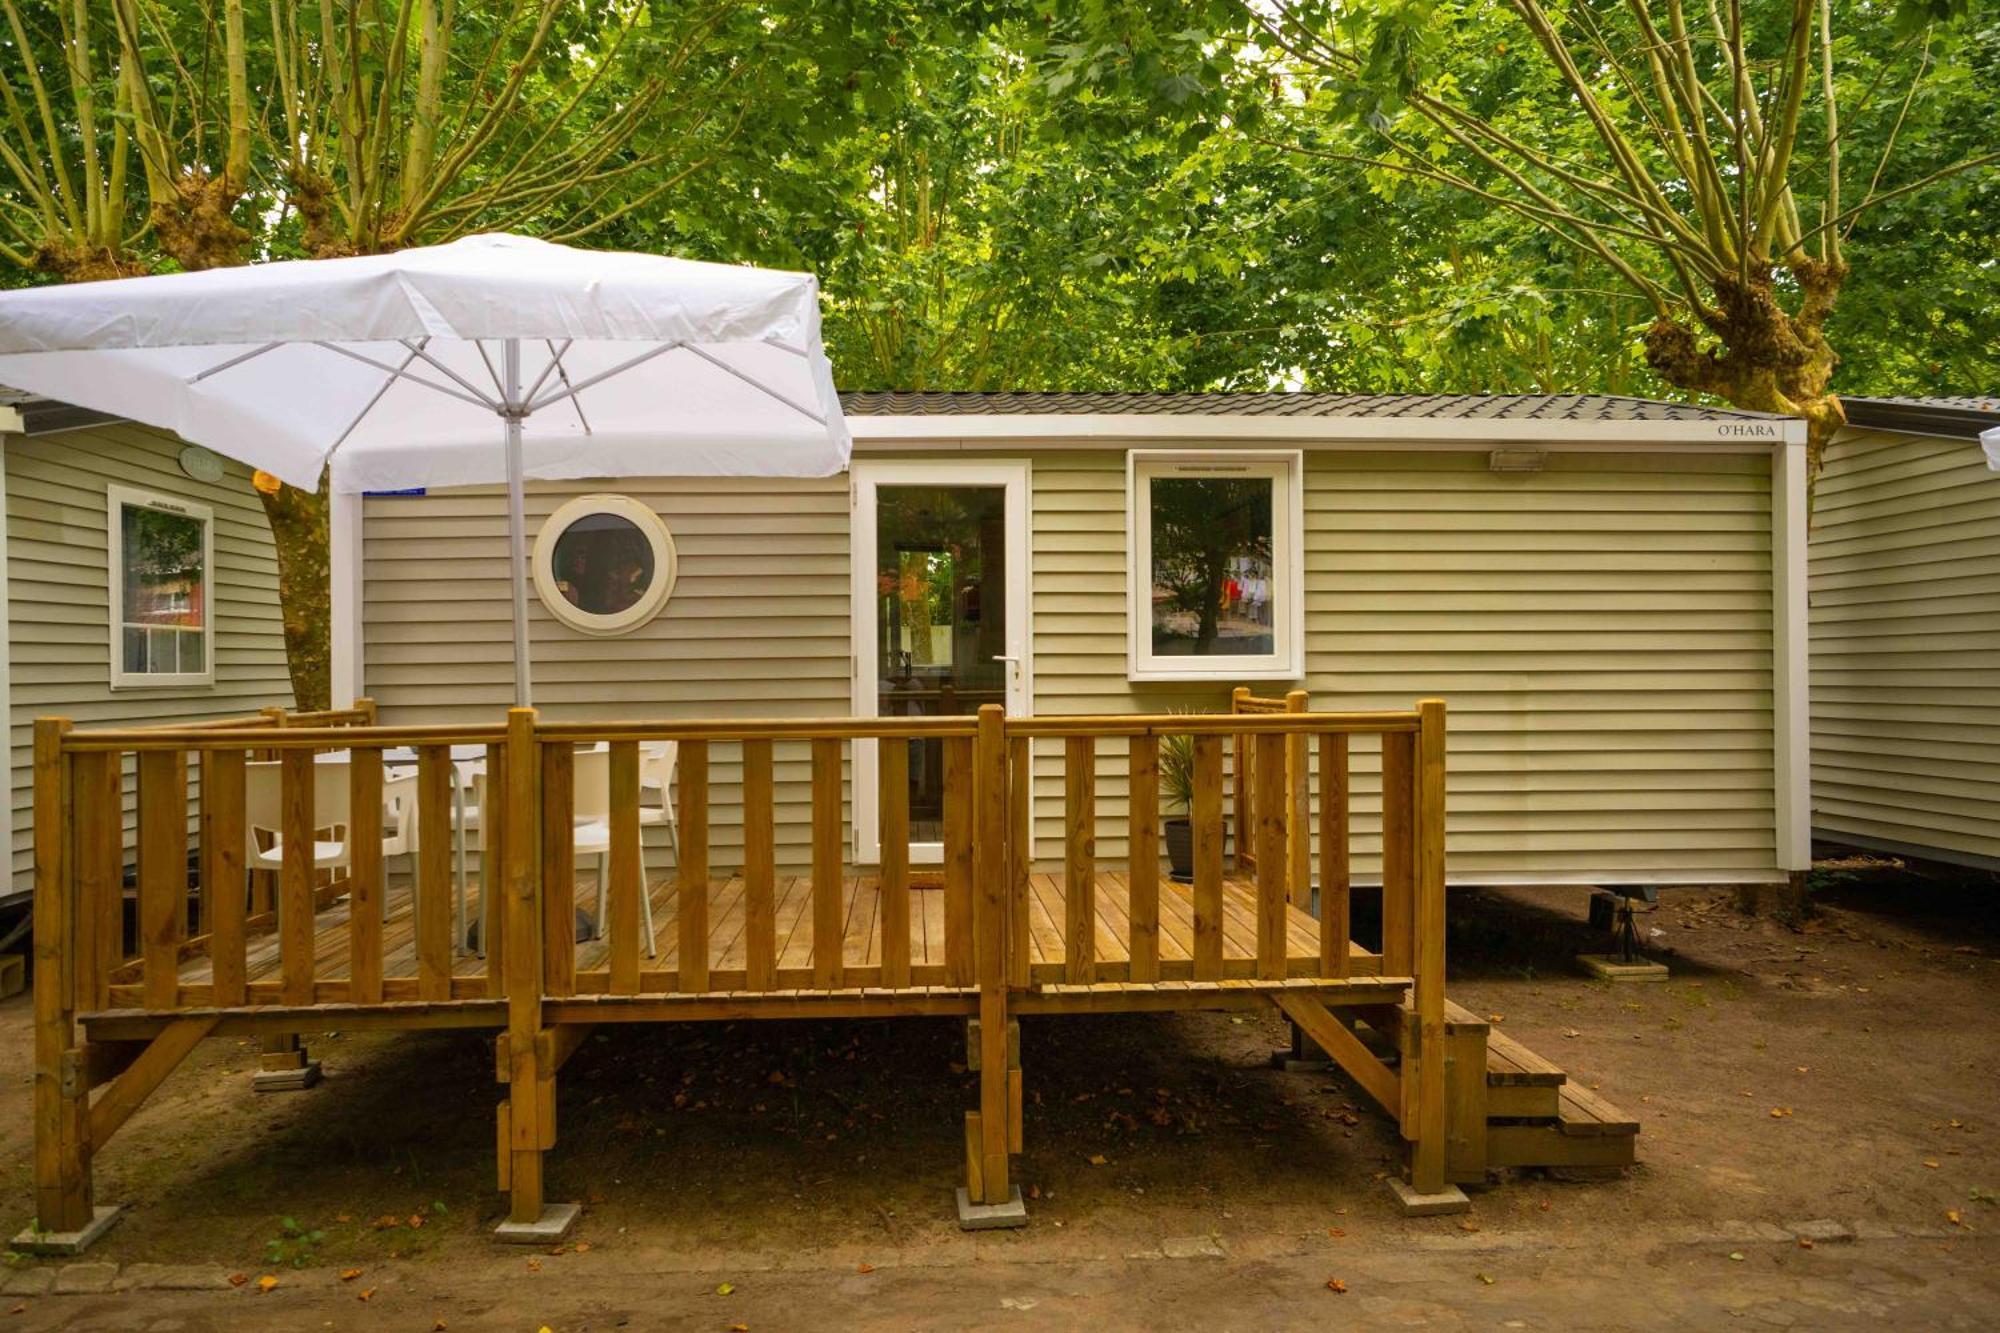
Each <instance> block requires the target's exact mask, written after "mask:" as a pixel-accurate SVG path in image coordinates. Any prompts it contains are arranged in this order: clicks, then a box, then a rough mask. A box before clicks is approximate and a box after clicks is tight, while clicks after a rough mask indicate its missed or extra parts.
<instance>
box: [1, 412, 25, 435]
mask: <svg viewBox="0 0 2000 1333" xmlns="http://www.w3.org/2000/svg"><path fill="white" fill-rule="evenodd" d="M27 429H28V423H27V422H26V421H24V420H22V419H21V409H20V408H18V407H0V435H7V434H14V435H20V434H23V433H25V432H26V431H27Z"/></svg>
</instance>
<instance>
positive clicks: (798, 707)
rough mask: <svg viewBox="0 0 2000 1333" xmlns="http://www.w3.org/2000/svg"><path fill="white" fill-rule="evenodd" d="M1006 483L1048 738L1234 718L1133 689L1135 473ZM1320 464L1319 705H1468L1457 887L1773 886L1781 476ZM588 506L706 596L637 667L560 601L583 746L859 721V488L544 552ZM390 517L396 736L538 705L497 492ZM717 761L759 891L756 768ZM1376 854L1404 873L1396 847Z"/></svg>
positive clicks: (1110, 755) (1117, 801)
mask: <svg viewBox="0 0 2000 1333" xmlns="http://www.w3.org/2000/svg"><path fill="white" fill-rule="evenodd" d="M993 454H994V456H997V457H1011V458H1021V457H1031V458H1032V466H1033V483H1032V495H1031V506H1032V526H1033V533H1034V536H1033V555H1032V578H1033V617H1034V652H1035V662H1034V671H1035V707H1036V710H1037V711H1038V712H1043V713H1065V712H1083V711H1103V710H1121V709H1122V710H1133V709H1139V710H1147V711H1152V710H1158V709H1162V708H1170V707H1201V708H1215V707H1220V706H1223V704H1224V703H1225V700H1226V694H1227V691H1226V689H1225V688H1223V687H1206V686H1186V685H1167V686H1147V687H1145V688H1144V689H1140V690H1135V689H1134V688H1133V687H1132V686H1131V685H1130V684H1129V683H1128V681H1127V679H1126V669H1125V668H1126V663H1125V615H1126V612H1125V547H1124V522H1125V493H1124V484H1125V483H1124V476H1125V473H1124V463H1123V458H1122V455H1120V454H1119V453H1118V452H1116V451H1114V450H1103V451H1094V450H1093V451H1074V450H1042V451H1039V452H1034V451H1030V450H1027V449H1015V450H1005V449H997V450H994V451H993ZM899 456H900V457H905V458H907V457H909V455H908V454H903V455H899ZM957 456H960V457H963V455H957ZM1309 459H1310V462H1309V465H1308V469H1307V492H1306V527H1307V532H1308V548H1307V571H1306V583H1307V652H1308V664H1309V668H1310V674H1309V676H1308V679H1307V682H1306V683H1307V684H1308V685H1309V686H1310V687H1311V688H1312V689H1313V691H1314V697H1315V699H1316V701H1317V702H1319V703H1321V704H1323V705H1325V706H1328V707H1401V706H1407V705H1408V704H1409V703H1410V702H1411V701H1412V700H1414V699H1416V698H1417V697H1419V696H1420V695H1424V694H1439V695H1442V696H1444V697H1445V698H1446V699H1447V700H1449V701H1450V703H1451V706H1452V710H1453V713H1452V762H1453V769H1452V779H1451V783H1452V785H1451V799H1452V821H1453V822H1452V869H1453V873H1454V874H1455V875H1459V876H1465V877H1477V876H1485V877H1491V878H1506V877H1512V878H1521V879H1533V878H1537V877H1543V876H1561V875H1581V874H1585V873H1600V872H1602V873H1607V874H1609V875H1620V874H1624V875H1630V876H1633V877H1645V876H1646V875H1648V874H1649V873H1652V872H1663V873H1671V874H1673V875H1676V876H1679V877H1683V878H1687V877H1697V876H1703V875H1709V874H1712V875H1713V876H1714V877H1715V878H1718V879H1727V878H1732V877H1735V876H1737V875H1750V874H1758V875H1764V876H1768V875H1770V874H1771V873H1772V867H1773V865H1774V862H1775V854H1774V840H1773V832H1772V821H1773V799H1772V734H1771V727H1772V719H1771V661H1770V654H1771V590H1770V495H1769V476H1768V472H1769V465H1768V463H1767V462H1766V460H1765V459H1764V457H1763V456H1761V455H1755V456H1707V457H1681V456H1667V455H1657V454H1652V455H1613V454H1569V455H1565V454H1556V455H1552V456H1551V459H1550V462H1549V467H1548V470H1547V471H1546V472H1544V473H1541V474H1539V475H1529V476H1520V475H1514V476H1501V475H1496V474H1494V473H1492V472H1490V471H1489V470H1488V469H1487V465H1486V454H1485V452H1484V451H1479V452H1453V453H1435V452H1418V451H1397V452H1387V451H1384V452H1361V453H1355V452H1345V451H1326V452H1320V453H1313V454H1311V455H1309ZM585 490H603V491H619V492H621V493H627V494H633V495H636V496H638V497H639V498H641V499H642V500H644V501H645V502H647V503H648V504H651V505H652V506H653V507H654V508H656V509H658V510H659V511H660V512H661V513H662V514H663V515H664V516H665V518H666V520H667V523H668V526H669V528H670V529H671V530H672V531H673V533H674V535H675V538H676V540H677V542H678V543H679V548H680V554H681V582H680V585H679V588H678V589H677V590H676V592H675V595H674V597H673V599H672V600H671V601H670V602H669V603H668V606H667V609H666V611H665V612H664V613H663V614H662V615H661V616H660V618H659V619H658V620H656V621H654V622H653V623H652V624H651V625H650V626H648V627H647V628H646V629H645V630H643V631H641V632H640V633H638V634H635V635H631V636H627V637H624V638H614V639H588V638H585V637H583V636H581V635H577V634H574V633H572V632H570V631H569V630H567V629H565V628H563V627H561V626H560V625H559V624H557V623H556V622H555V621H554V620H552V619H551V618H549V617H548V616H546V615H545V614H544V613H543V612H542V610H541V609H540V607H539V606H538V605H534V604H533V602H532V600H531V607H532V612H531V613H532V615H533V617H534V640H535V655H536V664H537V665H536V676H535V692H536V701H537V703H538V704H539V705H541V706H543V707H544V708H545V709H546V710H547V711H548V712H549V713H551V714H552V715H560V716H572V717H574V716H597V717H612V716H621V715H622V716H726V715H736V716H746V715H766V716H768V715H792V716H806V715H844V714H846V713H847V712H849V711H850V708H851V705H850V702H849V684H848V681H849V675H848V673H849V670H850V666H849V656H848V654H849V644H848V623H849V618H848V612H849V591H848V533H849V525H848V502H847V485H846V481H845V479H844V478H834V479H829V480H826V481H817V482H774V481H743V482H718V481H683V480H673V481H647V482H640V483H632V484H630V485H628V484H626V483H612V482H600V483H596V484H594V485H591V486H588V487H586V486H583V485H572V486H562V487H555V486H548V487H536V488H535V489H534V490H533V491H532V492H531V496H530V501H529V504H530V510H531V516H530V530H531V532H532V531H533V530H534V529H535V528H537V527H538V526H539V523H540V519H541V518H542V517H543V516H545V515H546V514H547V513H548V512H549V511H550V510H551V509H552V508H553V507H554V506H555V504H557V503H559V502H560V501H561V500H562V499H565V498H567V497H569V496H570V495H574V494H579V493H582V492H584V491H585ZM364 514H365V517H364V534H365V535H364V540H365V543H366V559H365V568H364V589H365V591H364V597H365V602H366V605H365V607H364V612H363V620H364V631H363V632H364V636H365V642H366V650H365V672H366V675H365V679H366V685H367V689H368V691H369V692H370V693H371V694H373V695H374V696H375V697H376V698H377V699H378V701H380V703H381V704H382V706H383V709H384V716H385V718H387V719H390V720H417V719H420V718H443V717H452V718H464V719H471V718H486V717H491V716H493V715H494V714H495V713H496V712H497V711H498V710H500V709H501V708H503V707H504V706H505V705H506V704H507V702H508V699H509V681H510V679H511V677H510V674H509V668H508V666H507V662H508V654H509V646H508V633H509V630H508V607H507V596H506V588H507V584H506V578H505V567H504V563H503V562H504V554H505V523H504V520H503V519H502V517H501V514H502V509H501V504H500V500H499V497H498V495H497V493H495V492H483V493H481V492H455V493H451V494H438V495H432V496H426V497H420V498H397V499H388V498H378V499H370V500H369V501H367V502H366V507H365V511H364ZM1270 688H1271V689H1273V690H1277V689H1282V686H1281V685H1272V686H1271V687H1270ZM1117 748H1118V747H1112V746H1106V747H1105V751H1106V753H1105V755H1104V757H1103V762H1102V764H1101V768H1100V787H1099V791H1100V798H1101V808H1102V811H1103V814H1104V823H1103V828H1102V830H1101V833H1102V842H1101V848H1102V853H1103V855H1104V856H1105V857H1106V858H1107V859H1109V858H1112V857H1116V856H1120V855H1122V854H1123V837H1122V835H1123V827H1122V824H1123V815H1124V800H1123V790H1122V789H1123V785H1124V783H1123V777H1122V759H1121V757H1120V755H1119V754H1117V753H1114V750H1115V749H1117ZM715 758H716V778H717V784H718V786H717V791H716V793H715V795H716V801H717V805H718V810H717V817H716V825H717V828H716V832H717V847H716V864H717V865H718V866H719V867H727V866H730V865H733V864H734V863H735V861H734V857H735V846H736V841H735V840H736V833H735V829H734V823H735V819H736V815H735V811H734V808H733V807H734V803H735V800H736V794H737V789H736V781H737V773H736V768H735V764H736V757H735V754H734V747H733V746H718V747H717V752H716V756H715ZM1036 763H1037V816H1038V821H1037V822H1038V833H1039V836H1040V838H1041V842H1040V848H1039V849H1040V850H1041V852H1042V853H1043V855H1044V857H1047V856H1050V855H1054V854H1057V849H1058V848H1059V846H1060V844H1059V841H1058V831H1057V830H1058V819H1059V810H1060V801H1061V796H1060V791H1059V787H1058V783H1059V764H1060V758H1059V755H1058V754H1057V753H1056V751H1055V749H1054V747H1042V748H1040V749H1038V752H1037V759H1036ZM1357 766H1358V768H1359V769H1360V776H1359V782H1360V784H1361V786H1362V789H1363V790H1362V793H1361V804H1362V806H1363V809H1364V815H1363V819H1364V821H1367V820H1372V818H1373V813H1372V812H1373V809H1374V808H1375V805H1376V803H1377V795H1376V785H1377V784H1376V760H1375V756H1374V755H1373V754H1372V753H1367V752H1366V750H1365V749H1364V750H1363V752H1361V753H1359V754H1358V755H1357ZM778 776H779V779H780V784H781V785H780V791H779V799H780V802H781V809H780V829H781V832H780V836H781V839H782V840H783V842H784V845H785V852H786V859H787V861H788V862H789V863H790V864H794V865H795V864H797V863H798V861H799V860H801V859H802V858H803V855H804V851H805V836H806V830H805V819H806V812H807V804H806V802H807V788H806V778H807V774H806V769H805V762H804V755H803V753H796V754H791V755H789V756H788V755H785V754H783V753H782V752H781V754H780V772H779V775H778ZM1358 848H1359V850H1360V851H1361V853H1362V854H1363V857H1364V861H1363V864H1362V866H1361V870H1362V872H1363V873H1372V867H1373V858H1374V856H1375V853H1376V851H1377V848H1376V847H1375V845H1374V843H1373V841H1372V840H1370V839H1365V838H1364V839H1361V840H1360V841H1359V842H1358Z"/></svg>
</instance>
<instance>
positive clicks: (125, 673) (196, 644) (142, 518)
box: [107, 486, 215, 688]
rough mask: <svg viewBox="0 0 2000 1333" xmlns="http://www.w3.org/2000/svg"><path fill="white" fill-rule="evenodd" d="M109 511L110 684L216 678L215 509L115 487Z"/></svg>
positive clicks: (197, 682) (206, 681)
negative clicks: (214, 620)
mask: <svg viewBox="0 0 2000 1333" xmlns="http://www.w3.org/2000/svg"><path fill="white" fill-rule="evenodd" d="M107 517H108V519H109V526H110V532H109V536H110V541H109V546H110V556H111V561H110V563H111V684H112V687H113V688H120V687H126V686H166V685H209V684H213V683H214V681H215V660H214V637H213V628H214V627H213V618H212V612H211V607H212V606H213V589H214V574H213V571H214V567H215V538H214V526H215V520H214V515H213V514H212V513H211V511H210V510H209V509H208V507H207V506H206V505H199V504H195V503H193V502H192V501H188V500H176V499H172V498H170V497H168V496H164V495H153V494H150V493H148V492H145V491H136V490H132V489H130V488H128V487H124V486H113V487H111V488H110V492H109V513H108V515H107Z"/></svg>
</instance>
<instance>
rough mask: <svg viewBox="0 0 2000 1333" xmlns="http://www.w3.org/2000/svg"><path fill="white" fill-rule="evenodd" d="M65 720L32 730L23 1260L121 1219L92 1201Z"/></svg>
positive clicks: (41, 722)
mask: <svg viewBox="0 0 2000 1333" xmlns="http://www.w3.org/2000/svg"><path fill="white" fill-rule="evenodd" d="M69 729H70V723H69V719H68V718H37V719H36V721H35V757H34V784H35V794H34V801H35V807H34V809H35V901H34V932H35V934H34V940H35V945H34V953H35V979H34V985H35V1223H34V1225H33V1226H32V1227H30V1228H29V1229H28V1230H27V1231H26V1232H24V1233H22V1234H21V1235H19V1236H17V1237H15V1238H14V1241H13V1246H14V1248H15V1249H17V1250H25V1251H31V1252H40V1253H51V1254H76V1253H79V1252H81V1251H82V1250H83V1249H84V1247H85V1246H87V1245H89V1244H90V1243H91V1242H92V1241H94V1240H96V1239H97V1237H98V1236H100V1235H102V1234H103V1233H104V1232H105V1231H106V1230H107V1229H108V1228H109V1227H110V1226H111V1224H112V1223H113V1221H115V1220H116V1218H117V1213H118V1210H117V1209H116V1208H99V1207H97V1206H96V1201H95V1199H94V1198H93V1197H92V1194H91V1176H90V1147H91V1144H90V1100H89V1099H90V1079H89V1077H88V1075H87V1072H86V1070H87V1065H88V1061H87V1060H86V1052H85V1050H84V1049H83V1048H82V1047H81V1046H79V1044H78V1043H77V1039H76V995H77V974H78V967H77V958H76V949H75V944H76V936H77V929H76V927H77V908H78V904H77V901H76V876H75V874H74V873H73V871H74V867H73V866H72V865H71V864H70V862H71V857H70V831H71V829H72V828H73V827H74V820H73V816H74V808H75V793H74V791H73V789H72V787H71V774H70V760H69V758H68V756H66V755H65V754H64V753H63V736H64V734H65V733H66V732H68V731H69Z"/></svg>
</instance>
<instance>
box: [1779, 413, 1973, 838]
mask: <svg viewBox="0 0 2000 1333" xmlns="http://www.w3.org/2000/svg"><path fill="white" fill-rule="evenodd" d="M1845 401H1846V406H1847V416H1848V422H1849V425H1848V428H1847V429H1845V430H1843V431H1841V432H1840V434H1839V435H1838V436H1836V437H1835V439H1834V440H1833V442H1832V443H1831V444H1830V445H1829V446H1828V449H1827V454H1826V461H1825V467H1824V469H1823V471H1822V472H1821V474H1820V478H1819V483H1818V487H1817V490H1816V492H1815V500H1814V509H1813V523H1812V540H1811V556H1810V559H1811V619H1812V738H1813V744H1812V784H1813V818H1812V826H1813V834H1814V836H1815V837H1817V838H1821V839H1824V840H1826V841H1828V842H1836V843H1843V844H1848V845H1851V846H1856V847H1863V848H1868V849H1872V850H1877V851H1888V852H1899V853H1905V854H1909V855H1914V856H1919V857H1924V858H1927V859H1931V860H1937V861H1945V862H1954V863H1957V864H1961V865H1968V866H1976V867H1983V868H1985V869H1989V870H1992V869H2000V814H1996V812H2000V473H1995V472H1994V471H1992V470H1991V469H1990V468H1988V466H1987V462H1986V458H1985V456H1984V454H1983V453H1982V452H1981V450H1980V445H1979V434H1980V432H1981V431H1982V430H1987V429H1991V428H1993V427H1995V426H2000V397H1984V398H1849V399H1847V400H1845Z"/></svg>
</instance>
